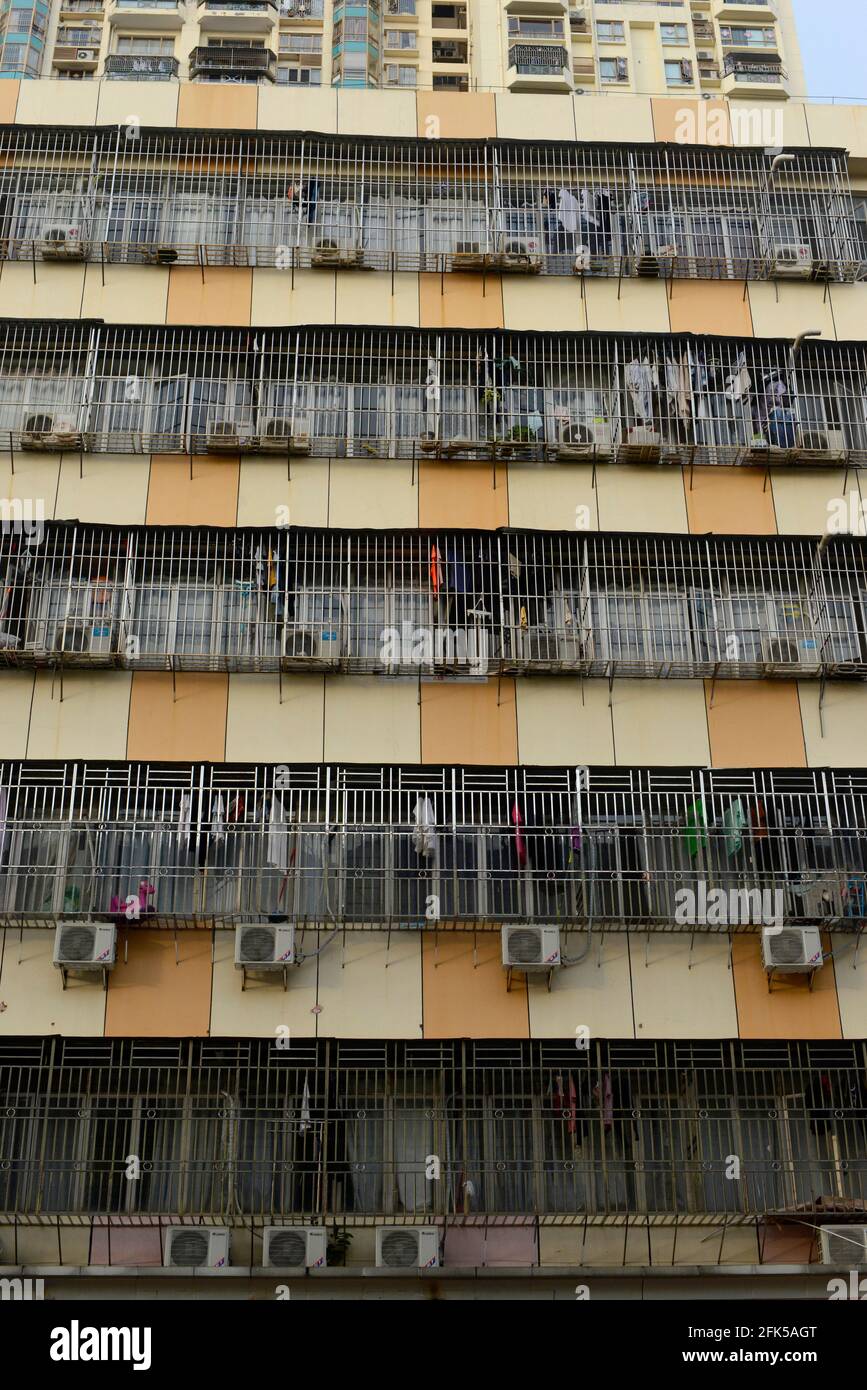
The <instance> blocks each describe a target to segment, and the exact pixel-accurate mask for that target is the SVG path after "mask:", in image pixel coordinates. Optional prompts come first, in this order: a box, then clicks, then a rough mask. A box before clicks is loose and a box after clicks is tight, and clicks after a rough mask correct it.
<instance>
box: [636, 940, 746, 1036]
mask: <svg viewBox="0 0 867 1390" xmlns="http://www.w3.org/2000/svg"><path fill="white" fill-rule="evenodd" d="M629 953H630V958H631V961H632V1001H633V1009H634V1015H635V1036H636V1037H637V1038H736V1037H737V1035H738V1015H737V1008H736V1006H735V987H734V977H733V975H732V970H731V965H730V962H729V943H728V938H727V937H725V936H702V935H697V936H696V937H695V938H694V939H693V940H691V939H690V936H689V935H688V933H686V932H677V933H674V934H672V935H668V934H665V935H663V934H662V933H658V932H657V933H653V932H650V933H642V932H635V933H634V934H632V933H630V936H629Z"/></svg>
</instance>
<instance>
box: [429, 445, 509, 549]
mask: <svg viewBox="0 0 867 1390" xmlns="http://www.w3.org/2000/svg"><path fill="white" fill-rule="evenodd" d="M417 467H418V524H419V526H422V527H431V528H434V527H438V526H468V527H469V526H478V527H479V528H480V529H483V530H490V531H493V530H495V529H496V527H497V526H508V524H509V474H508V466H507V465H503V464H500V465H498V467H497V470H496V486H495V484H494V468H493V465H492V464H490V463H429V462H428V461H427V460H425V461H424V462H423V463H419V464H418V465H417Z"/></svg>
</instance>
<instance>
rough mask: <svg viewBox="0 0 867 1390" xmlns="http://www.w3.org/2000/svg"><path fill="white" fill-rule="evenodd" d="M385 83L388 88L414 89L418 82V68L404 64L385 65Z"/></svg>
mask: <svg viewBox="0 0 867 1390" xmlns="http://www.w3.org/2000/svg"><path fill="white" fill-rule="evenodd" d="M385 82H386V86H388V87H415V86H416V84H417V82H418V68H412V67H409V66H408V65H407V64H405V63H400V64H398V63H386V65H385Z"/></svg>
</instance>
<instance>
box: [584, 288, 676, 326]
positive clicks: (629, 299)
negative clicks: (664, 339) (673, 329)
mask: <svg viewBox="0 0 867 1390" xmlns="http://www.w3.org/2000/svg"><path fill="white" fill-rule="evenodd" d="M584 294H585V297H586V305H587V323H586V327H587V328H590V329H594V330H598V331H599V332H602V333H667V332H668V331H669V324H668V293H667V290H666V288H665V285H664V284H663V283H662V281H661V280H625V281H624V282H623V285H622V286H621V290H620V298H619V299H618V298H617V281H616V280H601V279H600V280H592V279H591V280H585V282H584ZM576 327H579V328H580V327H581V325H580V324H577V325H576Z"/></svg>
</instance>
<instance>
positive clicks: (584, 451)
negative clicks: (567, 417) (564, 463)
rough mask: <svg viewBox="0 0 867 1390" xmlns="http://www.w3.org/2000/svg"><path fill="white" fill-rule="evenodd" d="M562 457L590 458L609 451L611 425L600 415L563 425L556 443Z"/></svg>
mask: <svg viewBox="0 0 867 1390" xmlns="http://www.w3.org/2000/svg"><path fill="white" fill-rule="evenodd" d="M557 452H558V454H560V455H561V457H563V458H590V457H593V456H594V455H598V454H607V453H610V452H611V425H610V422H609V421H608V420H603V419H602V418H601V417H600V418H599V419H595V420H593V421H590V422H587V423H582V422H579V423H572V424H568V425H564V427H563V429H562V432H561V435H560V439H559V441H558V445H557Z"/></svg>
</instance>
